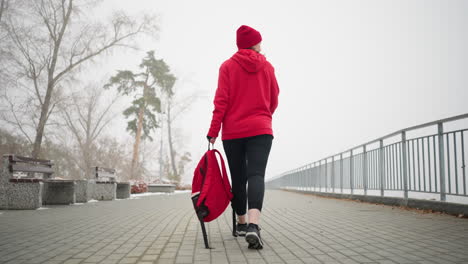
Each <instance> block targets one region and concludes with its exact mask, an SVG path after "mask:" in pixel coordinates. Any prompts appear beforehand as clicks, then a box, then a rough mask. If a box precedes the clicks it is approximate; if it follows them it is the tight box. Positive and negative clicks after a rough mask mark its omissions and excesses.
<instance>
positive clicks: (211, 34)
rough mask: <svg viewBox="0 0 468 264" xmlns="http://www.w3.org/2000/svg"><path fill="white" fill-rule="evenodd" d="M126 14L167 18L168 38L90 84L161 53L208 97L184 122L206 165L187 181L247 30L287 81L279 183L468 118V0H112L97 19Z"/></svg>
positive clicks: (192, 90)
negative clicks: (340, 156)
mask: <svg viewBox="0 0 468 264" xmlns="http://www.w3.org/2000/svg"><path fill="white" fill-rule="evenodd" d="M121 9H123V10H126V11H128V12H129V13H131V14H138V13H143V12H151V13H156V14H158V20H159V21H160V33H159V36H158V39H157V40H155V39H151V38H140V39H139V40H138V44H139V48H140V50H131V51H130V50H127V51H125V52H115V53H113V54H112V55H111V56H108V57H107V59H105V60H104V61H105V62H101V63H100V64H99V65H97V66H95V67H93V68H91V67H90V68H89V73H88V74H89V76H90V77H89V78H90V79H97V80H105V79H106V78H108V77H109V76H110V75H111V74H113V73H114V71H113V70H114V69H115V70H117V69H126V68H132V67H133V68H134V67H135V66H136V65H138V64H139V62H140V60H141V58H142V57H143V56H144V54H145V53H146V51H148V50H151V49H154V50H155V51H156V56H157V57H159V58H163V59H164V60H165V61H166V62H167V63H168V64H169V65H170V66H171V70H172V71H173V72H174V73H175V75H176V76H177V77H178V82H177V84H176V87H177V89H180V91H184V92H183V93H184V94H187V95H188V94H195V95H197V100H196V101H195V102H194V104H193V105H192V107H191V109H190V111H188V112H186V114H185V116H183V117H181V119H179V120H178V124H177V126H178V127H179V128H180V129H181V132H180V133H181V140H182V142H183V144H184V145H185V148H186V149H187V150H188V151H190V152H191V153H192V157H193V159H194V162H192V164H191V166H189V168H188V173H187V175H185V177H184V181H186V182H190V181H191V172H192V170H193V167H194V166H195V165H196V162H197V161H198V158H199V157H200V156H201V155H202V154H203V152H204V151H205V150H206V138H205V136H206V133H207V131H208V127H209V124H210V121H211V111H212V110H213V104H212V101H213V96H214V92H215V90H216V86H217V78H218V76H217V74H218V69H219V66H220V65H221V63H222V62H223V61H224V60H226V59H228V58H229V57H230V56H232V54H234V53H235V52H236V50H237V48H236V45H235V31H236V29H237V28H238V27H239V26H240V25H244V24H245V25H249V26H251V27H254V28H255V29H257V30H259V31H260V32H261V34H262V37H263V42H262V45H263V46H262V48H263V52H262V53H264V54H265V55H266V57H267V59H268V60H269V61H270V62H271V63H272V64H273V66H274V67H275V70H276V75H277V78H278V82H279V86H280V98H279V107H278V109H277V112H276V113H275V115H274V121H273V125H274V133H275V139H274V142H273V148H272V151H271V154H270V160H269V164H268V168H267V175H266V177H267V178H269V177H274V176H276V175H278V174H280V173H282V172H284V171H286V170H289V169H292V168H295V167H298V166H300V165H304V164H306V163H308V162H312V161H315V160H318V159H320V158H323V157H326V156H329V155H331V154H334V153H338V152H340V151H344V150H346V149H349V148H351V147H353V146H356V145H359V144H362V143H365V142H367V141H370V140H372V139H374V138H378V137H380V136H383V135H386V134H389V133H391V132H394V131H396V130H399V129H402V128H405V127H409V126H413V125H417V124H420V123H425V122H429V121H433V120H437V119H442V118H446V117H450V116H454V115H459V114H463V113H468V104H467V99H468V88H467V83H468V50H467V48H466V47H468V1H429V0H420V1H416V0H412V1H408V0H401V1H375V0H368V1H346V0H343V1H338V0H331V1H330V0H327V1H325V0H323V1H287V2H285V1H235V2H230V3H227V2H226V1H214V0H213V1H169V0H165V1H162V0H161V1H155V0H151V1H150V0H135V1H124V0H112V1H104V2H103V3H102V5H101V6H99V7H98V8H97V9H96V10H95V12H96V14H98V15H102V16H103V17H104V16H106V15H108V14H110V13H111V12H112V11H114V10H121ZM125 126H126V122H124V120H123V119H122V120H116V121H114V124H113V127H112V129H110V130H109V131H112V133H113V134H117V135H118V136H120V137H122V138H129V139H130V137H129V136H128V134H127V133H126V132H125ZM435 131H436V130H435V129H433V130H432V131H430V133H432V132H435ZM109 133H110V132H109ZM129 142H132V141H129ZM215 146H216V147H217V148H218V149H222V144H221V142H220V141H218V142H217V143H216V145H215Z"/></svg>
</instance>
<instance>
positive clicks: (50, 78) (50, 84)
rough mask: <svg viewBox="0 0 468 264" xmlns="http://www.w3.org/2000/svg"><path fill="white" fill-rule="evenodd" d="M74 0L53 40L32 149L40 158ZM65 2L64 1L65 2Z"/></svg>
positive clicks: (70, 2) (33, 154)
mask: <svg viewBox="0 0 468 264" xmlns="http://www.w3.org/2000/svg"><path fill="white" fill-rule="evenodd" d="M72 2H73V1H72V0H70V1H69V4H68V9H67V10H66V11H65V10H63V11H64V13H63V16H64V20H63V25H62V28H60V32H59V35H58V38H57V39H54V41H53V47H54V50H53V53H52V60H51V61H50V65H49V67H48V74H47V92H46V96H45V98H44V103H43V104H42V106H41V117H40V118H39V124H38V125H37V129H36V139H35V140H34V147H33V151H32V157H33V158H38V157H39V154H40V151H41V144H42V137H43V135H44V128H45V125H46V123H47V119H48V118H49V107H50V99H51V98H52V92H53V90H54V87H55V78H54V73H55V66H56V65H57V60H58V56H59V50H60V46H61V44H62V38H63V35H64V34H65V30H66V28H67V25H68V21H69V20H70V15H71V11H72V9H73V4H72ZM63 3H64V2H63Z"/></svg>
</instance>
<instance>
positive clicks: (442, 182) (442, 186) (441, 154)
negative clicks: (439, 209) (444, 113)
mask: <svg viewBox="0 0 468 264" xmlns="http://www.w3.org/2000/svg"><path fill="white" fill-rule="evenodd" d="M437 130H438V138H439V177H440V200H441V201H445V200H446V195H445V156H444V149H445V147H444V125H443V123H438V124H437Z"/></svg>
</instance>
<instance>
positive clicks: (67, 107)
mask: <svg viewBox="0 0 468 264" xmlns="http://www.w3.org/2000/svg"><path fill="white" fill-rule="evenodd" d="M84 91H85V93H86V94H85V96H80V95H79V94H75V95H74V96H73V97H72V98H71V102H65V104H61V105H59V109H60V112H61V113H62V118H63V120H64V122H65V125H66V127H67V128H68V129H69V130H70V131H71V134H72V135H73V137H74V139H75V140H76V143H77V146H78V148H79V150H80V157H79V160H76V161H75V162H76V164H77V165H78V166H79V167H80V168H81V170H82V171H83V172H84V175H85V178H86V179H89V178H90V177H91V174H92V172H91V167H92V166H95V165H99V164H93V162H95V160H96V159H95V156H96V153H95V152H96V142H97V139H98V137H99V136H100V135H101V134H102V131H103V130H104V128H106V127H107V126H108V125H109V123H110V122H111V121H112V120H113V119H114V118H115V117H116V114H114V115H112V112H111V109H112V106H113V105H114V104H115V102H116V101H117V99H118V97H117V96H115V97H114V98H112V99H111V101H110V102H105V101H104V100H103V99H104V98H103V92H104V91H103V90H102V88H101V86H99V85H91V86H89V87H87V88H86V89H84ZM81 93H83V92H81ZM81 93H80V94H81Z"/></svg>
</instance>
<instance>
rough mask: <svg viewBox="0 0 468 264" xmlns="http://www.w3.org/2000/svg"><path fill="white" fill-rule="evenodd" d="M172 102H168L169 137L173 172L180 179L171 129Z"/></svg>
mask: <svg viewBox="0 0 468 264" xmlns="http://www.w3.org/2000/svg"><path fill="white" fill-rule="evenodd" d="M171 123H172V121H171V103H170V102H168V104H167V137H168V143H169V153H170V155H171V166H172V174H173V176H174V178H175V180H177V179H178V176H179V174H178V173H177V165H176V163H175V154H176V153H175V150H174V145H173V143H172V131H171Z"/></svg>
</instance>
